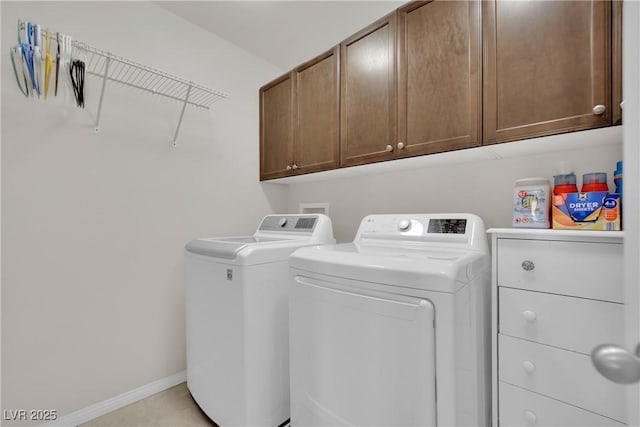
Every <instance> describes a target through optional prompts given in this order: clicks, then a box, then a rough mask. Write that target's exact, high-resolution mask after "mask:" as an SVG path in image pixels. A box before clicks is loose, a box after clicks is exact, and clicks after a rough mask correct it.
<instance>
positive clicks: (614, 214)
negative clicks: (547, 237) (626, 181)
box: [551, 191, 622, 231]
mask: <svg viewBox="0 0 640 427" xmlns="http://www.w3.org/2000/svg"><path fill="white" fill-rule="evenodd" d="M621 214H622V202H621V199H620V195H619V194H616V193H608V192H606V191H592V192H587V193H565V194H558V195H554V196H553V205H552V208H551V219H552V228H554V229H556V230H607V231H617V230H622V221H621V218H620V215H621Z"/></svg>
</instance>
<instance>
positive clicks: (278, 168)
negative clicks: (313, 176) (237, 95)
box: [260, 73, 293, 180]
mask: <svg viewBox="0 0 640 427" xmlns="http://www.w3.org/2000/svg"><path fill="white" fill-rule="evenodd" d="M292 165H293V77H292V75H291V73H288V74H285V75H284V76H282V77H280V78H278V79H276V80H274V81H272V82H271V83H268V84H266V85H265V86H263V87H261V88H260V180H265V179H274V178H281V177H283V176H287V175H289V171H290V170H291V168H292Z"/></svg>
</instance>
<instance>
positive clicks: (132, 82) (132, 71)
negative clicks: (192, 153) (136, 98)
mask: <svg viewBox="0 0 640 427" xmlns="http://www.w3.org/2000/svg"><path fill="white" fill-rule="evenodd" d="M74 47H75V48H76V49H77V50H78V51H79V52H81V53H80V54H81V55H82V54H83V53H85V55H86V61H85V66H86V70H87V71H86V72H87V74H89V75H92V76H95V77H99V78H102V79H103V80H102V89H101V91H100V101H99V104H98V113H97V116H96V124H95V130H96V132H99V131H100V114H101V111H102V101H103V98H104V92H105V88H106V83H107V81H112V82H115V83H118V84H121V85H124V86H128V87H131V88H134V89H139V90H142V91H145V92H149V93H152V94H154V95H160V96H162V97H165V98H168V99H171V100H174V101H178V102H181V103H182V104H183V105H182V111H181V112H180V118H179V120H178V124H177V126H176V131H175V134H174V137H173V146H174V147H175V146H176V141H177V138H178V132H179V131H180V125H181V123H182V118H183V117H184V111H185V108H186V106H187V105H192V106H194V107H197V108H204V109H207V110H208V109H209V108H210V107H211V105H213V104H214V103H216V102H218V101H220V100H222V99H226V98H229V95H228V94H226V93H224V92H220V91H217V90H214V89H210V88H207V87H205V86H202V85H200V84H197V83H194V82H191V81H188V80H185V79H183V78H180V77H177V76H174V75H171V74H169V73H166V72H164V71H160V70H157V69H155V68H152V67H149V66H146V65H142V64H138V63H136V62H134V61H131V60H129V59H127V58H123V57H121V56H117V55H114V54H112V53H110V52H106V51H103V50H100V49H97V48H95V47H91V46H88V45H86V44H84V43H80V42H75V43H74Z"/></svg>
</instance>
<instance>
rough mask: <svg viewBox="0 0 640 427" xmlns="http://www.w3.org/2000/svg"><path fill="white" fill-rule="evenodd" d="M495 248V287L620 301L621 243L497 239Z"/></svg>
mask: <svg viewBox="0 0 640 427" xmlns="http://www.w3.org/2000/svg"><path fill="white" fill-rule="evenodd" d="M497 246H498V247H497V257H498V258H497V260H498V263H497V265H498V272H497V280H498V286H507V287H513V288H520V289H531V290H534V291H542V292H550V293H555V294H563V295H573V296H580V297H584V298H592V299H598V300H603V301H611V302H620V303H621V302H623V295H622V293H623V292H622V290H623V286H622V245H621V244H616V243H589V242H563V241H543V240H514V239H498V243H497ZM527 261H529V263H526V262H527Z"/></svg>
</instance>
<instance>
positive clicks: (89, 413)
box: [41, 370, 187, 427]
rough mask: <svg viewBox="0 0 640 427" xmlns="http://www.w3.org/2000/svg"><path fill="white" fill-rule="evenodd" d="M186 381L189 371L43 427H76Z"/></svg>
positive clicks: (113, 398) (97, 404)
mask: <svg viewBox="0 0 640 427" xmlns="http://www.w3.org/2000/svg"><path fill="white" fill-rule="evenodd" d="M186 380H187V371H186V370H185V371H181V372H178V373H177V374H174V375H171V376H168V377H166V378H162V379H159V380H157V381H154V382H152V383H149V384H146V385H143V386H142V387H138V388H136V389H134V390H131V391H128V392H126V393H122V394H120V395H118V396H115V397H112V398H110V399H107V400H103V401H102V402H98V403H95V404H93V405H91V406H87V407H86V408H83V409H80V410H78V411H75V412H72V413H70V414H67V415H65V416H63V417H60V418H58V419H57V420H56V421H52V422H50V423H47V424H43V425H42V426H41V427H54V426H55V427H75V426H77V425H79V424H82V423H86V422H87V421H91V420H92V419H94V418H97V417H99V416H101V415H104V414H107V413H109V412H111V411H115V410H116V409H120V408H122V407H124V406H127V405H130V404H132V403H135V402H137V401H139V400H142V399H144V398H147V397H149V396H151V395H153V394H156V393H159V392H161V391H164V390H166V389H168V388H171V387H173V386H175V385H178V384H180V383H183V382H185V381H186Z"/></svg>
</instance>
